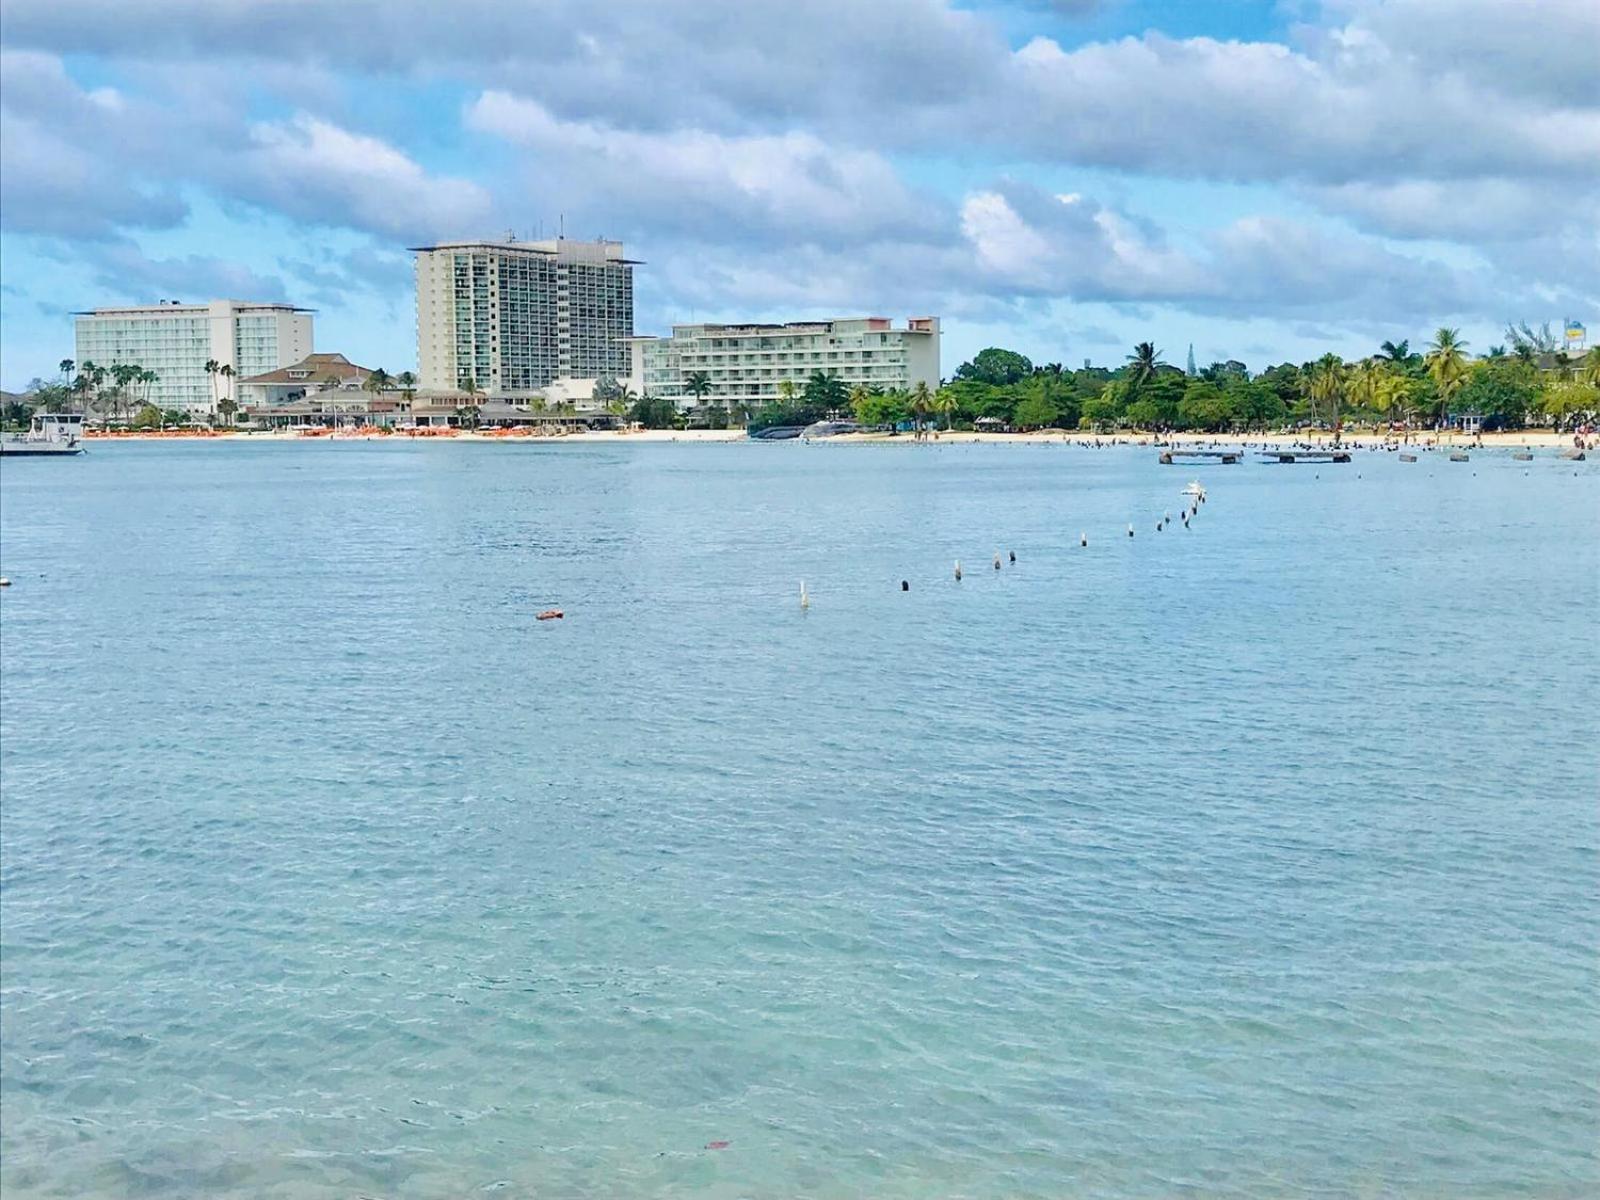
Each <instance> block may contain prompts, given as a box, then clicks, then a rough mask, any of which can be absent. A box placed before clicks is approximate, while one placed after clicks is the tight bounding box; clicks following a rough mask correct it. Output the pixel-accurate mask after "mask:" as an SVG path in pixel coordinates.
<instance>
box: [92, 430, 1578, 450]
mask: <svg viewBox="0 0 1600 1200" xmlns="http://www.w3.org/2000/svg"><path fill="white" fill-rule="evenodd" d="M391 439H392V440H395V441H412V440H416V441H432V440H439V438H438V436H437V435H436V436H435V437H421V438H415V439H413V438H410V437H407V436H406V435H404V434H372V435H365V434H358V435H354V436H353V437H347V435H341V436H340V438H338V439H330V438H328V437H327V436H326V435H324V436H323V437H321V438H319V439H315V440H321V441H329V440H362V441H366V440H372V441H387V440H391ZM1572 439H1573V435H1572V434H1570V433H1554V432H1552V431H1550V430H1548V429H1525V430H1519V431H1516V432H1513V433H1486V434H1484V435H1483V436H1482V438H1481V439H1479V440H1481V443H1482V445H1483V446H1484V447H1486V448H1494V447H1501V448H1505V449H1521V448H1523V447H1528V448H1530V449H1531V448H1537V447H1561V448H1567V447H1570V446H1572V444H1573V440H1572ZM90 440H91V441H96V442H98V441H102V440H104V441H192V442H238V441H252V442H255V441H264V442H276V441H288V442H292V441H302V440H304V441H310V440H313V439H310V438H303V437H302V436H301V435H300V434H297V433H291V432H287V431H283V432H270V433H267V432H256V433H250V432H242V431H234V432H219V433H215V434H173V433H164V434H162V433H150V434H140V433H127V434H125V433H118V434H114V435H111V436H109V437H107V436H105V435H101V434H97V433H91V434H90ZM442 440H445V441H465V442H516V443H519V444H520V443H526V442H582V443H595V442H601V443H607V444H610V445H618V444H622V443H631V442H679V443H685V444H706V443H722V442H742V441H744V440H746V439H745V431H744V430H742V429H636V430H627V431H613V430H606V431H596V432H584V433H568V434H559V435H527V436H522V435H503V434H491V433H473V432H467V431H460V432H454V433H451V434H449V435H447V436H444V437H443V438H442ZM933 440H934V442H935V443H937V444H956V443H979V442H981V443H985V444H992V445H1012V446H1029V445H1032V446H1037V445H1061V444H1065V445H1073V446H1092V445H1098V446H1112V445H1117V446H1151V447H1154V446H1156V445H1158V444H1160V445H1163V446H1170V447H1171V448H1172V449H1184V448H1187V449H1209V448H1213V447H1215V448H1221V447H1232V446H1242V447H1259V446H1273V447H1288V446H1295V445H1312V446H1318V447H1324V448H1326V447H1328V446H1330V445H1331V444H1332V442H1331V439H1330V438H1329V437H1328V436H1327V435H1326V434H1320V435H1317V434H1313V435H1310V436H1307V435H1305V434H1297V433H1274V434H1260V433H1218V434H1205V435H1195V434H1184V435H1179V436H1175V437H1172V438H1171V439H1170V440H1166V441H1158V439H1156V438H1155V437H1153V436H1151V435H1150V434H1140V433H1126V434H1117V435H1115V436H1110V435H1101V436H1098V437H1097V436H1095V435H1094V434H1088V433H1081V432H1072V433H1069V432H1066V431H1063V430H1059V429H1051V430H1039V431H1036V432H1033V433H970V432H963V431H960V430H956V431H952V432H945V431H942V430H941V431H940V432H939V433H938V435H937V437H936V438H934V439H933ZM827 441H828V444H829V445H880V446H918V445H924V444H927V443H924V442H919V441H917V440H916V439H915V438H913V437H912V436H911V435H910V434H905V433H902V434H886V433H852V434H844V435H841V436H838V437H832V438H828V439H827ZM1342 444H1343V445H1344V446H1345V447H1349V448H1352V449H1368V448H1380V447H1382V446H1384V445H1395V444H1400V445H1402V446H1407V447H1410V448H1423V447H1427V446H1434V445H1437V446H1446V447H1457V448H1459V447H1463V446H1467V445H1470V444H1474V439H1473V438H1469V437H1466V436H1464V435H1461V434H1454V435H1452V434H1444V435H1437V434H1434V433H1431V432H1429V433H1422V432H1416V433H1413V434H1411V436H1410V437H1409V438H1405V439H1400V438H1385V436H1384V435H1383V434H1380V433H1364V432H1359V431H1354V432H1348V433H1346V434H1345V436H1344V439H1343V442H1342ZM1591 444H1593V443H1592V440H1591Z"/></svg>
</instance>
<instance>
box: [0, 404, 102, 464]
mask: <svg viewBox="0 0 1600 1200" xmlns="http://www.w3.org/2000/svg"><path fill="white" fill-rule="evenodd" d="M81 453H83V415H82V414H81V413H34V414H33V420H32V421H30V422H29V423H28V432H27V433H7V434H0V454H4V455H6V456H8V457H9V456H11V455H13V454H17V455H22V454H37V455H46V454H81Z"/></svg>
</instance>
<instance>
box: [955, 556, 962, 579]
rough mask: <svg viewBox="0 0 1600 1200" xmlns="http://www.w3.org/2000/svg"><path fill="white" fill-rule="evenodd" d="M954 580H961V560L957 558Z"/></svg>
mask: <svg viewBox="0 0 1600 1200" xmlns="http://www.w3.org/2000/svg"><path fill="white" fill-rule="evenodd" d="M956 582H957V583H960V582H961V560H960V559H959V558H958V559H956Z"/></svg>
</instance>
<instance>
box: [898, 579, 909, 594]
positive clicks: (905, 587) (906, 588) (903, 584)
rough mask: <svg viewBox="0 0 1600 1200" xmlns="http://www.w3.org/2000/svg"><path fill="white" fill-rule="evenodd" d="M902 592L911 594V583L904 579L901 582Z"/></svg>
mask: <svg viewBox="0 0 1600 1200" xmlns="http://www.w3.org/2000/svg"><path fill="white" fill-rule="evenodd" d="M900 590H901V591H902V592H909V591H910V590H911V584H910V582H909V581H908V580H905V579H902V580H901V581H900Z"/></svg>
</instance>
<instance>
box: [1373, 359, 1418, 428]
mask: <svg viewBox="0 0 1600 1200" xmlns="http://www.w3.org/2000/svg"><path fill="white" fill-rule="evenodd" d="M1376 399H1377V404H1378V409H1379V411H1381V412H1382V413H1383V414H1384V415H1385V416H1387V417H1388V418H1389V419H1390V420H1393V419H1394V414H1395V412H1396V411H1397V410H1398V412H1399V413H1400V417H1401V419H1402V420H1404V421H1406V422H1407V423H1409V422H1410V420H1411V412H1410V409H1409V408H1408V407H1407V404H1406V401H1408V400H1410V399H1411V380H1409V379H1407V378H1406V377H1405V376H1404V375H1395V374H1392V373H1390V372H1387V371H1386V372H1384V374H1383V377H1382V378H1381V379H1380V380H1379V381H1378V392H1377V397H1376Z"/></svg>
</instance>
